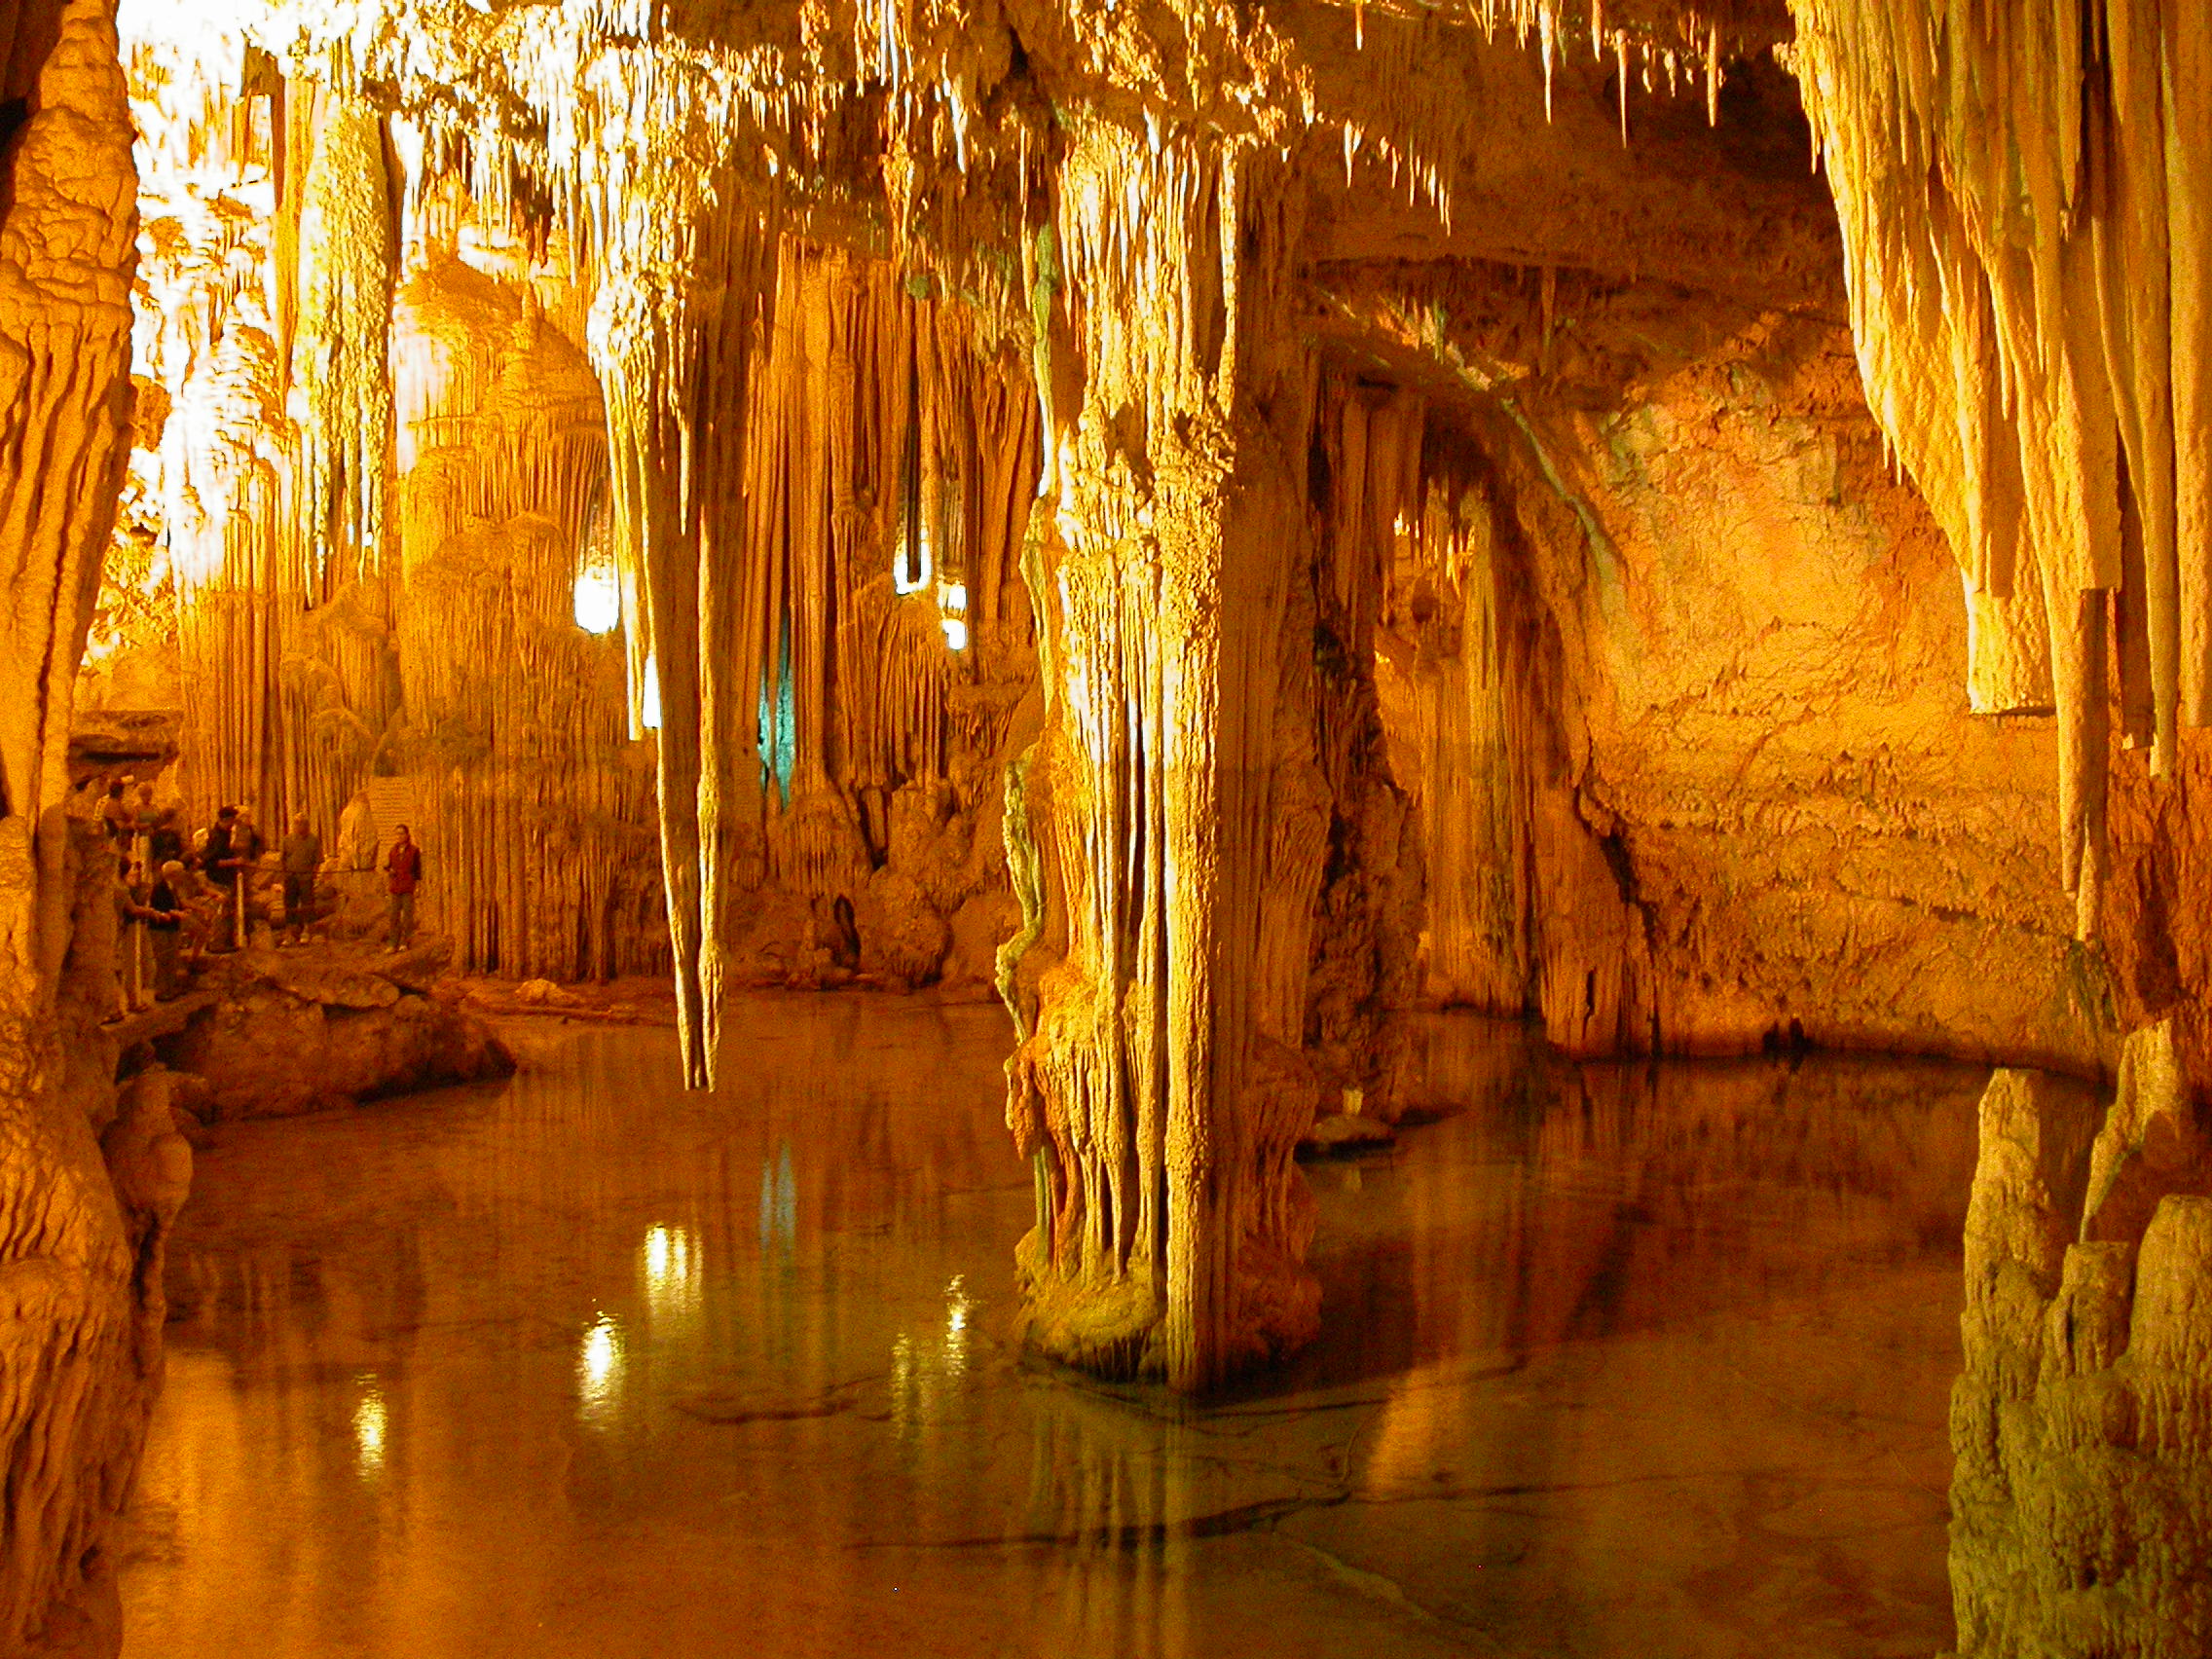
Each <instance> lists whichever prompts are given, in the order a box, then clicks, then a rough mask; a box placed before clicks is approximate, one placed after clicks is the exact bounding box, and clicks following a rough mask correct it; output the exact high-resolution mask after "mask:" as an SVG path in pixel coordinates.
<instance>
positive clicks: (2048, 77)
mask: <svg viewBox="0 0 2212 1659" xmlns="http://www.w3.org/2000/svg"><path fill="white" fill-rule="evenodd" d="M1791 10H1792V12H1793V13H1794V15H1795V16H1796V18H1797V21H1798V30H1799V38H1798V41H1797V43H1796V46H1795V48H1794V51H1793V61H1794V62H1795V63H1796V64H1797V65H1798V68H1799V73H1800V79H1801V81H1802V82H1803V85H1804V88H1805V97H1806V108H1807V112H1808V114H1809V115H1810V116H1811V117H1812V120H1813V124H1814V129H1815V132H1816V134H1817V138H1818V142H1819V145H1820V149H1821V154H1822V158H1823V160H1824V162H1825V166H1826V168H1827V172H1828V177H1829V181H1830V184H1831V186H1832V187H1833V190H1834V194H1835V199H1836V205H1837V211H1838V214H1839V217H1840V218H1841V220H1842V224H1843V229H1844V239H1845V246H1846V251H1847V262H1848V265H1847V268H1848V273H1849V276H1850V278H1851V290H1852V307H1853V333H1854V336H1855V338H1856V339H1857V340H1858V343H1859V348H1860V359H1861V365H1862V370H1863V372H1864V374H1865V378H1866V384H1867V388H1868V392H1869V400H1870V402H1871V403H1872V405H1873V407H1874V409H1875V412H1876V414H1877V416H1878V417H1879V418H1880V419H1881V421H1882V423H1883V424H1884V427H1885V429H1886V430H1887V431H1888V433H1889V435H1890V437H1891V440H1892V441H1893V442H1894V443H1895V444H1896V445H1897V447H1898V450H1899V454H1900V456H1901V457H1902V458H1903V460H1904V461H1905V463H1906V465H1907V466H1908V467H1910V469H1911V470H1912V473H1913V475H1914V477H1915V478H1916V479H1917V480H1918V481H1919V483H1920V485H1921V487H1922V489H1923V491H1924V492H1925V493H1926V494H1927V496H1928V498H1929V499H1930V501H1931V503H1932V504H1933V505H1934V506H1935V507H1936V512H1937V514H1938V516H1939V517H1940V518H1941V519H1942V521H1943V524H1944V528H1945V530H1946V532H1947V533H1948V534H1949V535H1950V538H1951V543H1952V547H1953V550H1954V551H1955V552H1956V553H1957V554H1958V556H1959V560H1960V564H1961V565H1962V567H1963V568H1964V569H1965V571H1966V572H1967V577H1968V592H1969V599H1970V605H1972V606H1973V607H1974V610H1973V612H1972V614H1973V616H1974V621H1975V623H1976V627H1977V634H1976V638H1977V640H1978V639H1982V638H1991V639H1997V638H2001V637H2002V636H2004V635H2005V634H2006V633H2008V632H2009V629H2008V628H2007V627H2006V626H2005V624H2004V622H2003V619H2002V616H2001V614H2000V613H1998V612H1996V611H1995V610H1994V609H1993V607H1997V606H2002V605H2004V604H2006V603H2008V602H2009V603H2017V597H2016V596H2017V595H2018V594H2019V592H2020V588H2021V581H2020V579H2019V567H2020V565H2021V564H2022V563H2024V562H2025V561H2028V560H2032V561H2033V562H2034V563H2035V565H2036V566H2037V568H2038V570H2039V571H2040V575H2041V582H2042V587H2043V595H2042V597H2043V601H2044V609H2045V612H2046V621H2047V626H2048V629H2049V636H2050V649H2049V656H2050V661H2051V665H2052V674H2053V682H2054V684H2053V691H2054V700H2055V703H2056V706H2057V710H2058V717H2059V722H2060V726H2061V739H2060V745H2059V750H2060V789H2061V795H2062V806H2061V826H2060V830H2061V833H2060V839H2061V845H2062V860H2061V863H2062V866H2063V868H2064V870H2065V872H2066V875H2067V883H2068V890H2069V891H2070V892H2074V893H2075V894H2076V895H2077V897H2078V900H2079V905H2080V923H2081V931H2082V935H2083V938H2084V939H2087V938H2091V937H2093V936H2094V934H2095V931H2096V927H2097V905H2098V899H2097V894H2098V885H2099V871H2100V870H2101V868H2102V863H2103V858H2104V851H2103V840H2104V828H2103V812H2104V807H2103V800H2104V794H2105V786H2104V778H2103V774H2104V769H2105V766H2106V764H2107V762H2106V759H2105V745H2104V730H2105V722H2106V718H2107V717H2106V699H2107V695H2108V692H2107V674H2108V667H2107V663H2108V645H2107V637H2106V636H2107V622H2106V613H2107V608H2108V602H2107V600H2106V599H2105V598H2104V596H2105V595H2107V594H2111V593H2114V592H2116V591H2117V592H2118V593H2119V595H2120V599H2119V602H2118V605H2117V607H2115V608H2113V609H2114V613H2115V614H2116V615H2117V616H2118V618H2119V624H2120V628H2119V635H2118V638H2117V639H2116V640H2114V641H2113V642H2111V645H2112V648H2113V649H2114V650H2115V651H2117V657H2118V662H2119V665H2120V676H2121V679H2122V681H2123V682H2125V683H2126V686H2127V689H2126V690H2124V691H2123V696H2125V697H2126V698H2127V699H2129V701H2130V703H2131V706H2132V707H2133V708H2134V709H2135V710H2136V711H2138V712H2136V713H2132V714H2130V715H2128V716H2127V718H2126V719H2124V720H2123V730H2124V731H2125V732H2126V733H2127V735H2128V736H2129V737H2130V738H2131V739H2135V740H2144V739H2147V740H2148V748H2149V750H2150V767H2151V772H2152V775H2153V776H2154V777H2157V778H2161V779H2163V778H2166V777H2169V776H2170V775H2171V774H2172V772H2173V768H2174V757H2175V753H2176V750H2175V745H2176V741H2177V733H2178V726H2179V724H2180V722H2181V721H2182V720H2184V719H2187V720H2188V721H2190V722H2191V723H2192V724H2202V723H2205V722H2206V719H2207V718H2208V713H2212V711H2207V709H2206V707H2205V704H2204V700H2203V690H2202V687H2203V673H2204V670H2203V662H2202V654H2201V646H2202V641H2203V639H2204V637H2205V631H2206V627H2207V624H2206V623H2205V621H2204V617H2205V616H2206V614H2207V612H2208V609H2212V575H2208V574H2207V572H2212V522H2208V521H2207V518H2206V513H2205V508H2204V501H2205V488H2206V487H2205V485H2204V483H2203V480H2204V477H2205V473H2206V468H2205V465H2204V464H2203V461H2204V455H2203V445H2204V442H2205V441H2206V440H2205V438H2204V432H2205V430H2206V424H2207V421H2206V417H2207V414H2208V413H2212V411H2208V410H2207V407H2206V405H2205V402H2204V376H2205V372H2206V371H2205V370H2204V367H2203V364H2204V362H2205V359H2206V357H2207V354H2208V351H2212V332H2208V331H2207V324H2206V313H2205V310H2204V305H2203V295H2204V292H2205V289H2206V284H2207V282H2208V281H2212V238H2208V237H2207V236H2206V235H2205V234H2204V228H2205V223H2206V219H2205V214H2206V205H2205V203H2206V201H2207V197H2208V195H2212V128H2208V127H2207V125H2206V123H2205V122H2204V120H2203V118H2202V108H2203V98H2204V96H2205V94H2206V93H2207V92H2212V87H2208V86H2207V84H2206V79H2205V64H2206V61H2207V58H2208V55H2212V54H2208V51H2207V48H2206V46H2205V43H2204V38H2203V37H2204V34H2205V31H2204V29H2203V28H2202V27H2201V26H2200V24H2199V22H2198V21H2197V20H2193V19H2192V18H2189V17H2187V16H2186V15H2185V14H2184V13H2183V12H2178V11H2173V10H2170V9H2164V10H2162V9H2160V8H2158V7H2157V6H2155V5H2148V4H2139V3H2136V0H2127V3H2123V4H2114V5H2111V6H2107V7H2104V8H2101V9H2100V10H2099V11H2097V12H2096V13H2095V15H2094V16H2093V17H2091V18H2087V19H2085V20H2084V19H2081V18H2076V17H2075V16H2074V15H2073V14H2072V12H2071V11H2069V10H2067V9H2066V8H2062V7H2061V8H2046V7H2044V6H2042V5H2040V4H2029V3H2024V0H1976V3H1974V4H1972V5H1968V6H1965V7H1963V8H1961V7H1953V8H1949V9H1947V10H1946V9H1945V8H1943V7H1931V6H1928V5H1924V4H1917V3H1916V4H1914V5H1910V6H1906V7H1903V8H1899V7H1894V6H1875V5H1863V4H1861V3H1860V0H1793V4H1792V8H1791ZM2192 97H2194V101H2189V100H2190V99H2191V98H2192ZM2122 458H2124V466H2123V465H2122ZM2123 491H2124V495H2123ZM2014 535H2017V536H2018V552H2017V555H2015V551H2014V544H2013V537H2014ZM2029 580H2030V582H2031V583H2032V581H2033V578H2032V577H2031V578H2029ZM2084 594H2086V595H2091V596H2094V597H2091V598H2089V599H2086V600H2083V598H2082V597H2081V596H2083V595H2084ZM2193 651H2194V652H2195V653H2196V654H2195V655H2194V656H2193V655H2192V652H2193ZM1998 654H1999V655H2000V656H2002V657H2004V658H2006V659H2007V660H2009V661H2010V662H2014V663H2017V662H2020V661H2021V660H2022V653H2020V652H2019V651H2017V650H2013V649H2006V650H2003V651H2001V652H1999V653H1998ZM1969 678H1970V683H1972V685H1973V686H1974V687H1975V690H1976V702H1977V706H1981V699H1982V697H1983V696H1984V695H1986V694H1987V690H1986V688H1988V687H1991V686H1992V685H1994V684H1995V683H1997V682H2002V681H2007V680H2010V681H2012V682H2013V683H2014V686H2015V694H2017V695H2020V696H2022V697H2023V698H2024V699H2028V700H2032V699H2033V697H2034V689H2033V687H2032V682H2033V681H2034V679H2035V671H2034V669H2033V667H2032V666H2030V667H2029V668H2028V669H2027V670H2026V673H2025V675H2024V677H2023V676H2022V675H2021V674H2019V673H2018V672H2011V673H2008V672H2007V671H2006V670H2004V669H2003V668H2000V667H1998V666H1997V665H1996V664H1994V663H1992V664H1989V665H1984V664H1980V663H1976V664H1973V665H1970V674H1969ZM2023 679H2024V680H2025V681H2026V682H2030V683H2026V684H2023V683H2021V682H2022V681H2023Z"/></svg>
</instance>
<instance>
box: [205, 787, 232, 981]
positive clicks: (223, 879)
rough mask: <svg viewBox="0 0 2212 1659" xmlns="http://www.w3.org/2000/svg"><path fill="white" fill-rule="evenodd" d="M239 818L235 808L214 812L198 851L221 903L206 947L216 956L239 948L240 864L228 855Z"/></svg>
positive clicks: (207, 876) (230, 854) (206, 874)
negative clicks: (210, 826) (204, 842)
mask: <svg viewBox="0 0 2212 1659" xmlns="http://www.w3.org/2000/svg"><path fill="white" fill-rule="evenodd" d="M238 818H239V809H238V808H237V807H235V806H226V807H224V808H223V809H222V810H221V811H220V812H218V813H216V814H215V823H214V825H213V827H212V828H211V829H209V830H208V831H207V844H206V845H205V846H204V847H203V848H202V849H201V852H200V869H201V873H202V874H203V875H205V876H206V878H207V879H208V880H209V881H211V882H213V883H214V884H215V891H216V893H217V894H218V895H219V896H220V897H221V899H222V901H223V903H222V907H221V908H220V909H219V910H218V911H217V912H216V915H215V937H214V939H213V940H212V941H211V942H210V943H209V944H208V946H207V948H208V950H209V951H211V952H212V953H214V954H215V955H218V956H220V955H222V954H223V953H224V952H225V951H230V950H236V949H237V948H238V942H237V940H238V935H237V931H236V930H237V927H238V911H239V905H238V882H239V865H238V860H237V859H236V858H235V857H233V856H232V852H231V842H232V838H233V836H234V835H235V834H236V833H237V830H236V826H237V824H238Z"/></svg>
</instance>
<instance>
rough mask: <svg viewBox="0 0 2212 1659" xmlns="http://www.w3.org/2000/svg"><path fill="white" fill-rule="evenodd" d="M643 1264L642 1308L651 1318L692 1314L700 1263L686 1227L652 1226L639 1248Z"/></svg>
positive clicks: (697, 1250) (694, 1307) (700, 1273)
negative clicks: (646, 1309) (643, 1287)
mask: <svg viewBox="0 0 2212 1659" xmlns="http://www.w3.org/2000/svg"><path fill="white" fill-rule="evenodd" d="M638 1253H639V1255H640V1256H641V1257H642V1258H643V1261H644V1265H645V1306H646V1307H647V1308H649V1309H651V1310H652V1315H653V1317H654V1318H655V1319H656V1320H657V1319H667V1318H671V1317H674V1316H676V1315H679V1314H683V1313H690V1312H695V1311H696V1310H697V1309H698V1306H699V1285H700V1280H701V1277H702V1272H701V1270H702V1264H701V1262H700V1252H699V1245H698V1241H697V1240H696V1239H695V1238H693V1237H692V1235H691V1232H690V1230H689V1229H688V1228H682V1227H653V1228H650V1229H648V1230H647V1232H646V1234H645V1243H643V1244H642V1245H640V1246H639V1247H638Z"/></svg>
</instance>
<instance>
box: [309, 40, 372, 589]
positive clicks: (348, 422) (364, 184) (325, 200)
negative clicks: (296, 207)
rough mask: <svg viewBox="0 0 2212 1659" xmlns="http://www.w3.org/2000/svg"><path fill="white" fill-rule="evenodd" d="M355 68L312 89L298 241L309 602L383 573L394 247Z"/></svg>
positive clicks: (369, 120)
mask: <svg viewBox="0 0 2212 1659" xmlns="http://www.w3.org/2000/svg"><path fill="white" fill-rule="evenodd" d="M349 82H350V73H349V72H348V68H347V66H344V65H341V67H340V72H339V73H338V74H337V75H334V76H333V77H332V80H331V82H330V84H329V85H328V86H327V87H321V88H313V87H305V88H302V89H301V92H303V93H305V94H307V95H309V96H312V97H313V102H314V107H315V109H316V113H317V116H318V119H317V121H316V125H315V132H314V139H313V152H312V154H311V156H310V159H309V161H308V166H307V173H306V180H305V184H304V196H305V200H304V203H303V207H302V212H301V217H300V229H299V240H300V246H301V249H302V261H301V265H302V269H301V274H300V279H299V295H300V298H299V320H298V325H297V331H296V333H295V334H294V336H293V340H292V382H293V384H294V385H296V386H297V387H299V390H300V394H301V399H302V402H303V405H304V418H303V422H302V441H301V451H300V474H299V492H300V502H299V517H298V521H297V526H296V534H297V535H299V536H300V538H301V540H302V542H303V546H302V549H301V560H302V564H303V567H304V570H303V574H304V575H305V576H306V578H307V583H306V585H307V592H308V593H309V594H310V596H311V597H312V598H313V599H314V600H316V601H320V600H325V599H328V598H330V597H331V596H332V595H333V594H335V593H336V592H338V591H339V590H340V589H342V588H344V587H345V586H347V585H348V584H349V583H350V582H351V581H354V580H358V579H362V578H373V577H376V576H379V575H382V574H383V572H384V557H385V551H386V540H387V523H386V520H387V513H386V503H385V495H386V481H387V469H388V467H389V464H390V462H389V455H390V449H391V422H392V403H391V381H390V375H389V370H388V366H387V365H388V362H389V353H388V350H387V345H386V342H387V339H388V337H389V335H390V331H391V294H392V283H393V263H394V259H395V252H396V250H395V248H394V246H393V237H392V225H393V215H392V208H391V189H390V178H389V175H388V172H387V166H386V163H385V133H384V123H383V121H382V120H381V119H379V117H378V115H377V113H376V111H375V110H374V108H372V107H371V106H370V105H369V104H368V103H367V102H366V100H365V99H364V97H363V96H362V94H361V92H359V91H357V90H356V89H354V88H353V87H351V86H350V84H349Z"/></svg>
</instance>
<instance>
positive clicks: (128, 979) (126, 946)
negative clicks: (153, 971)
mask: <svg viewBox="0 0 2212 1659" xmlns="http://www.w3.org/2000/svg"><path fill="white" fill-rule="evenodd" d="M114 898H115V1013H114V1014H112V1015H111V1016H110V1017H111V1018H117V1019H120V1018H122V1017H123V1016H124V1015H125V1014H136V1013H137V1012H138V1011H139V1010H141V1009H143V1008H146V1007H148V1006H149V1005H150V1004H151V1002H152V1000H153V999H152V998H151V997H149V996H148V995H147V994H146V967H145V955H144V952H143V949H142V944H143V941H142V940H141V939H140V938H139V930H138V926H137V924H138V923H140V922H143V921H150V920H151V919H152V918H153V915H154V912H153V910H152V909H151V908H150V907H148V906H147V905H144V904H141V903H138V895H137V893H136V892H135V891H134V890H133V889H132V887H131V885H130V855H129V853H128V852H122V853H118V854H117V855H116V859H115V889H114Z"/></svg>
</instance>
